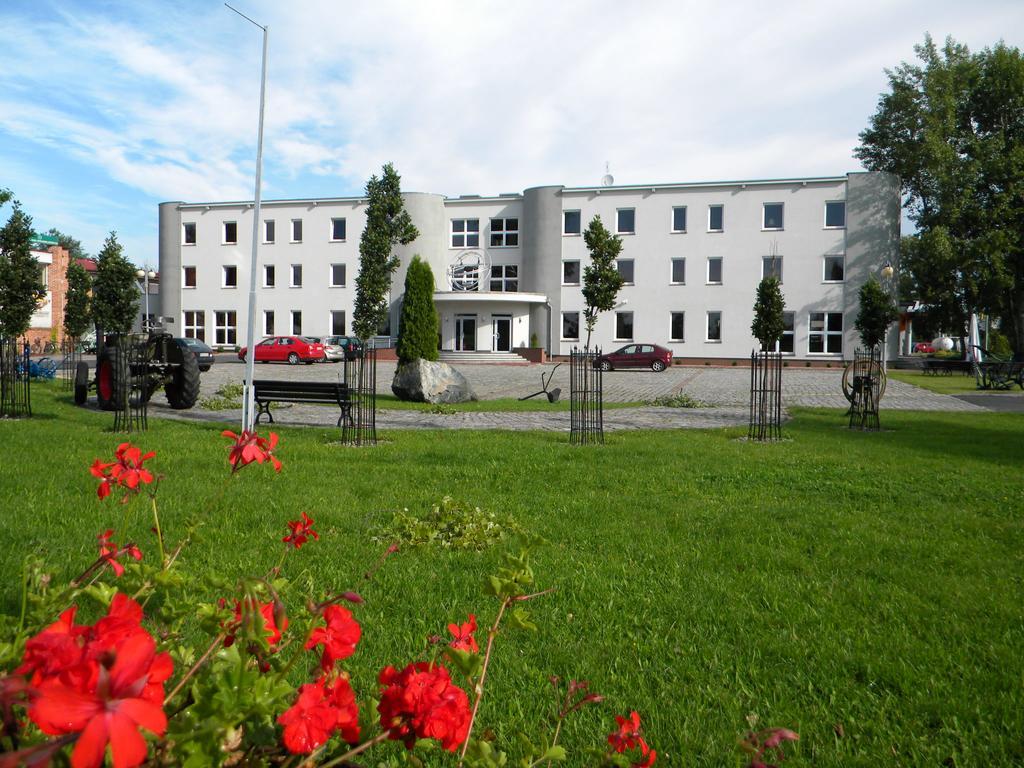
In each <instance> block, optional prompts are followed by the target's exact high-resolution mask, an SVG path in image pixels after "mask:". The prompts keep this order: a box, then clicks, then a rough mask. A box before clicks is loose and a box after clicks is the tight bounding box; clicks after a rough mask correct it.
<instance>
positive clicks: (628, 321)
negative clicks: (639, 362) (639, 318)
mask: <svg viewBox="0 0 1024 768" xmlns="http://www.w3.org/2000/svg"><path fill="white" fill-rule="evenodd" d="M615 338H616V339H620V340H623V341H628V340H630V339H632V338H633V313H632V312H616V313H615Z"/></svg>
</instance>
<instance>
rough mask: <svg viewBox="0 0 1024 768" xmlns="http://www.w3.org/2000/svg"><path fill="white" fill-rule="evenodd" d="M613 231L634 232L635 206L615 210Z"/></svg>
mask: <svg viewBox="0 0 1024 768" xmlns="http://www.w3.org/2000/svg"><path fill="white" fill-rule="evenodd" d="M615 233H616V234H617V235H635V234H636V209H635V208H619V209H618V210H617V211H615Z"/></svg>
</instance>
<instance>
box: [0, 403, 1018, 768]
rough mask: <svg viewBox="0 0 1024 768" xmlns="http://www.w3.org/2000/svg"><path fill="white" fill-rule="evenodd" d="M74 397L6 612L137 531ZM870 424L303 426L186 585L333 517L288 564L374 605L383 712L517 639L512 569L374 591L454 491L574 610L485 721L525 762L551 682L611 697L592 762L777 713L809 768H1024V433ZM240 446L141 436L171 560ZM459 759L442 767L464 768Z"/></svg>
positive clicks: (483, 565)
mask: <svg viewBox="0 0 1024 768" xmlns="http://www.w3.org/2000/svg"><path fill="white" fill-rule="evenodd" d="M69 400H70V398H69V397H68V396H66V395H64V394H63V393H61V392H60V391H59V390H57V388H56V387H55V386H49V387H47V386H41V387H34V388H33V406H34V408H35V410H36V416H35V417H34V418H32V419H31V420H23V421H18V422H7V423H3V422H0V429H2V430H3V451H4V456H5V465H4V472H3V474H2V475H0V507H2V508H3V509H4V510H5V512H4V518H5V519H4V526H3V528H2V529H0V551H3V552H4V553H5V556H4V558H3V559H2V561H0V577H2V582H0V583H2V584H3V585H4V586H3V588H2V591H0V608H2V609H3V610H4V611H6V612H12V611H14V610H16V608H17V604H18V599H19V598H18V589H17V584H18V581H19V569H20V566H21V553H30V552H32V553H41V554H44V555H45V556H46V558H47V559H48V560H49V561H50V562H51V563H52V564H53V568H54V571H55V575H56V576H57V577H59V578H70V577H71V576H73V575H74V572H76V570H77V569H78V568H79V567H80V566H81V564H83V563H85V562H88V561H91V559H92V558H93V557H94V555H95V546H94V541H95V535H96V533H97V532H98V531H100V530H102V529H104V528H106V527H108V526H111V527H117V526H118V525H119V524H120V515H121V510H120V509H118V508H117V507H116V505H112V504H111V503H110V502H109V501H108V502H106V503H100V502H98V501H97V500H96V497H95V484H94V480H93V478H91V476H90V475H89V473H88V466H89V464H90V463H91V462H92V460H93V459H94V458H96V457H104V458H106V457H109V456H111V455H112V453H113V448H114V447H115V446H116V444H117V443H118V442H119V441H120V439H121V438H120V437H119V436H117V435H115V434H112V433H111V432H109V431H108V430H109V427H110V424H111V423H112V417H111V415H110V414H97V413H93V412H89V411H83V410H78V409H75V408H73V407H71V406H70V405H69V403H68V401H69ZM844 424H845V419H844V418H843V417H842V415H841V413H840V412H839V411H835V410H806V411H798V412H797V414H796V418H795V419H794V421H793V422H792V423H790V424H789V425H788V426H787V428H786V431H785V433H786V436H787V438H790V439H788V440H787V441H785V442H783V443H779V444H773V445H760V444H752V443H747V442H745V441H742V440H739V439H737V438H738V437H740V436H741V431H740V430H716V431H676V432H672V431H664V432H619V433H610V434H609V435H608V440H607V444H606V445H604V446H598V447H586V448H579V447H573V446H570V445H569V444H568V439H567V436H566V435H564V434H557V433H543V432H537V433H511V432H509V433H495V432H486V433H484V432H462V431H460V432H438V433H431V432H418V431H409V432H391V433H387V434H385V435H384V437H385V441H384V442H383V443H382V444H381V445H379V446H377V447H374V448H364V449H355V448H347V447H342V446H339V445H338V444H337V443H336V442H335V441H336V440H337V435H338V433H337V431H336V430H333V429H327V428H323V429H319V428H316V429H297V428H291V429H289V428H281V429H279V430H278V432H279V434H280V435H281V446H280V448H279V451H278V453H279V455H280V456H281V458H282V459H283V460H284V462H285V469H284V471H283V472H282V473H281V475H279V476H273V474H272V473H271V472H267V471H261V470H258V469H257V470H254V471H251V472H250V470H246V471H245V472H243V473H242V474H241V475H240V476H239V477H238V478H236V480H235V483H234V486H235V487H234V488H233V489H232V491H231V493H230V494H229V495H228V496H227V497H225V499H224V500H223V501H222V502H221V503H220V504H218V505H217V506H216V508H214V509H213V510H211V511H208V512H206V513H204V514H205V515H206V519H207V524H206V528H205V538H204V540H203V541H201V542H199V543H198V544H196V545H195V546H194V547H192V548H191V549H190V550H188V551H187V553H186V556H185V565H186V566H187V567H190V568H195V569H200V570H205V571H211V572H212V571H216V572H218V573H220V574H223V575H225V576H227V577H230V578H233V577H237V576H240V575H242V574H248V573H263V572H265V571H266V570H267V568H268V567H270V566H271V565H273V564H275V563H276V561H277V558H278V556H279V552H280V550H279V549H278V547H280V546H281V545H280V543H279V540H280V537H281V536H282V535H283V534H284V532H285V531H284V524H283V522H284V521H285V520H286V519H296V518H298V516H299V512H300V511H302V510H305V511H308V512H309V513H310V514H311V515H312V517H313V518H314V519H315V520H316V521H317V525H316V527H317V529H318V530H319V531H320V533H321V535H322V539H321V541H320V542H316V543H314V544H311V545H309V546H308V547H306V548H304V549H302V550H301V551H300V552H298V553H295V555H294V556H293V557H294V560H293V561H290V562H289V563H288V564H287V565H286V569H294V571H293V572H294V573H296V574H298V572H299V571H303V572H305V573H308V575H309V576H311V577H312V578H313V579H314V580H315V583H316V585H317V588H318V589H319V590H328V589H332V588H336V589H346V588H353V587H354V588H357V589H359V590H360V591H361V592H363V594H364V596H365V597H366V600H367V602H366V604H365V605H363V606H361V607H359V608H358V616H359V618H360V619H361V620H362V621H363V623H364V637H363V643H362V645H361V646H360V650H359V652H358V653H357V654H356V655H355V656H354V657H352V659H350V660H349V661H350V662H352V663H351V664H350V665H349V669H351V671H352V675H353V685H354V687H355V689H356V691H357V694H358V695H359V696H360V697H366V696H369V695H371V694H373V693H375V691H376V687H375V684H374V674H375V671H376V670H377V669H379V668H380V666H382V665H383V664H385V663H405V662H406V661H408V660H411V659H412V658H414V657H415V655H416V654H418V653H419V652H420V651H421V649H422V648H423V647H424V639H425V638H426V637H427V636H428V635H430V634H433V633H437V632H443V631H444V626H445V624H446V623H447V622H449V621H456V620H459V621H461V620H464V618H465V616H466V614H468V613H470V612H474V613H476V614H477V616H478V619H479V622H480V624H481V625H485V624H486V623H488V622H489V621H490V620H492V619H493V616H494V612H495V608H496V605H495V604H494V602H493V600H492V599H489V598H485V597H483V596H482V595H481V589H480V585H481V581H482V579H483V577H484V576H485V575H486V574H488V573H490V572H492V571H494V569H495V568H496V566H497V564H498V562H499V559H500V554H501V550H500V548H493V549H487V550H484V551H481V552H476V551H451V550H447V549H440V548H430V547H423V548H416V549H410V550H409V551H406V552H403V553H401V554H400V555H399V556H396V557H394V558H393V559H392V560H391V561H389V563H388V564H387V565H386V566H385V567H384V568H383V569H382V570H381V572H380V573H379V575H378V577H377V578H376V579H375V581H374V582H373V583H372V584H370V585H368V586H363V585H362V584H361V583H360V579H359V576H360V574H362V573H363V572H364V571H365V570H366V568H367V567H368V565H369V564H370V563H371V562H372V561H374V560H375V559H376V557H377V556H378V554H379V552H380V549H381V546H380V545H379V544H376V543H374V542H372V541H370V538H369V532H370V531H371V530H374V529H375V528H376V527H379V526H380V525H381V524H382V523H386V522H387V521H388V520H390V518H391V516H392V514H393V512H394V511H395V510H398V509H401V508H406V507H407V508H409V509H410V510H411V511H413V512H415V511H417V510H418V511H420V512H426V511H427V510H428V509H429V508H430V506H431V505H432V504H435V503H437V502H438V501H439V500H440V499H441V498H442V497H443V496H445V495H450V496H452V497H453V498H454V499H457V500H461V501H464V502H465V503H467V504H469V505H474V506H479V507H481V508H482V509H483V510H485V511H493V512H495V513H498V514H500V515H503V516H506V517H508V518H511V519H514V520H515V521H516V522H517V523H518V524H519V525H522V526H523V527H525V528H527V529H528V530H530V531H532V532H534V533H536V534H540V535H542V536H544V537H545V538H546V539H547V540H548V541H549V544H547V545H545V546H543V547H541V548H540V549H538V550H537V551H536V553H535V570H536V574H537V582H538V587H539V588H541V589H545V588H549V587H553V588H555V590H556V591H555V592H554V593H552V594H550V595H547V596H545V597H543V598H541V599H538V600H536V601H533V602H532V603H531V604H530V608H531V612H532V613H533V615H534V618H535V619H536V621H537V623H538V624H539V626H540V631H539V632H538V633H536V634H526V633H520V632H514V631H510V632H508V633H507V634H506V633H502V634H501V635H500V636H499V638H498V642H497V644H496V655H495V658H494V662H493V664H492V672H491V673H490V675H489V682H488V694H487V696H486V697H485V699H484V704H483V707H482V709H481V718H482V724H483V725H484V726H486V727H491V728H493V729H494V731H495V735H496V738H497V739H498V741H499V743H500V745H501V746H502V747H504V748H506V749H510V750H511V751H513V753H514V752H515V744H516V733H517V732H520V731H521V732H525V733H527V734H531V735H534V736H535V735H536V734H537V733H538V730H539V726H538V723H541V722H543V721H544V718H545V717H546V716H547V715H548V714H549V713H550V711H551V710H552V709H553V705H554V702H553V699H552V698H551V696H550V695H549V692H550V685H549V683H548V682H547V679H548V676H549V675H559V676H561V677H563V678H583V679H587V680H589V681H590V682H591V685H592V687H593V689H594V690H596V691H598V692H600V693H602V694H603V695H605V697H606V699H607V705H606V706H602V707H601V708H597V707H593V708H590V709H589V710H588V711H585V712H584V713H582V714H581V715H580V716H579V717H578V718H576V719H574V720H571V721H570V723H569V725H568V727H567V729H566V730H565V731H564V733H565V735H564V738H563V743H565V744H566V746H567V747H568V748H569V750H570V760H569V761H568V763H567V765H572V766H582V765H586V764H587V763H586V762H585V761H583V760H582V759H581V757H580V754H581V750H582V747H583V746H584V745H595V744H598V743H599V742H600V741H601V739H602V738H603V737H602V734H603V733H606V732H607V730H610V724H612V723H613V722H614V721H613V718H612V715H613V714H614V713H622V712H628V711H629V710H630V709H636V710H638V711H639V712H641V714H642V715H643V718H644V722H645V729H646V735H647V737H648V740H649V741H650V743H651V744H652V746H654V747H655V748H656V749H657V750H658V752H659V761H658V762H659V764H663V765H669V766H677V765H678V766H682V765H687V766H691V765H697V766H722V765H738V764H739V758H738V757H737V754H736V750H735V738H736V735H737V733H739V732H740V731H741V730H743V729H744V728H745V727H746V719H745V718H746V717H747V715H749V714H751V713H756V714H757V715H758V716H759V717H760V721H761V724H762V725H775V726H785V727H791V728H795V729H796V730H798V731H799V732H800V736H801V741H800V743H799V745H797V746H796V748H795V749H793V750H787V752H792V754H793V757H791V758H790V759H789V761H788V762H787V763H786V765H788V766H793V768H796V767H797V766H801V765H815V766H850V765H858V766H875V765H901V766H902V765H921V766H933V765H944V764H945V765H956V766H972V765H976V766H1004V765H1005V766H1010V765H1019V764H1021V762H1022V761H1024V740H1022V734H1024V707H1021V680H1022V679H1024V658H1022V654H1021V652H1020V649H1021V648H1022V647H1024V608H1022V606H1024V585H1022V577H1021V574H1022V573H1024V546H1022V543H1024V535H1022V534H1024V522H1022V515H1021V511H1022V510H1024V473H1022V472H1021V471H1020V467H1021V466H1022V465H1024V417H1022V416H1021V415H1017V414H978V415H975V414H970V415H963V414H955V415H954V414H939V413H905V412H890V411H886V412H885V413H884V415H883V425H884V427H885V431H883V432H880V433H861V432H851V431H848V430H847V429H845V428H843V425H844ZM218 432H219V428H218V427H217V426H215V425H210V424H192V423H183V422H170V421H161V420H159V419H154V420H153V421H151V423H150V430H149V431H148V432H147V433H145V434H143V435H140V436H138V437H137V438H134V439H135V441H136V442H137V443H138V444H140V445H141V446H142V447H143V448H144V449H147V450H156V451H157V458H156V459H154V460H153V461H152V462H151V463H152V465H153V467H154V469H155V470H158V471H160V472H162V473H165V474H166V476H167V477H166V479H164V480H163V481H162V484H161V487H160V498H161V509H162V522H163V527H164V530H165V532H166V535H167V536H168V538H169V539H171V540H173V539H174V536H175V532H176V531H180V530H181V528H182V526H183V524H184V521H185V519H186V518H187V517H189V516H191V515H195V514H198V513H199V512H200V511H201V510H202V509H203V508H204V504H205V500H206V499H207V498H208V497H209V496H210V495H211V494H212V491H213V489H215V488H218V487H220V485H221V484H222V482H223V478H224V476H225V470H226V466H227V465H226V462H225V458H226V450H225V443H226V441H224V440H223V439H222V438H220V437H219V434H218ZM139 527H140V529H141V528H144V527H145V524H144V523H143V522H141V520H140V522H139ZM144 549H146V548H144ZM146 551H147V553H148V552H149V549H146ZM305 573H304V574H303V578H304V577H305ZM300 580H301V579H300ZM291 610H293V611H295V610H301V608H299V607H298V606H292V607H291ZM536 740H537V739H536V738H535V741H536ZM434 754H435V757H432V758H431V759H430V763H431V765H434V764H437V765H454V761H451V760H447V759H441V758H437V757H436V753H434Z"/></svg>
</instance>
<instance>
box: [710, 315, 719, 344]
mask: <svg viewBox="0 0 1024 768" xmlns="http://www.w3.org/2000/svg"><path fill="white" fill-rule="evenodd" d="M707 332H708V335H707V340H708V341H721V340H722V313H721V312H708V327H707Z"/></svg>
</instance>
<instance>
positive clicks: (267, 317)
mask: <svg viewBox="0 0 1024 768" xmlns="http://www.w3.org/2000/svg"><path fill="white" fill-rule="evenodd" d="M263 335H264V336H273V335H274V310H272V309H265V310H263Z"/></svg>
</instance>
